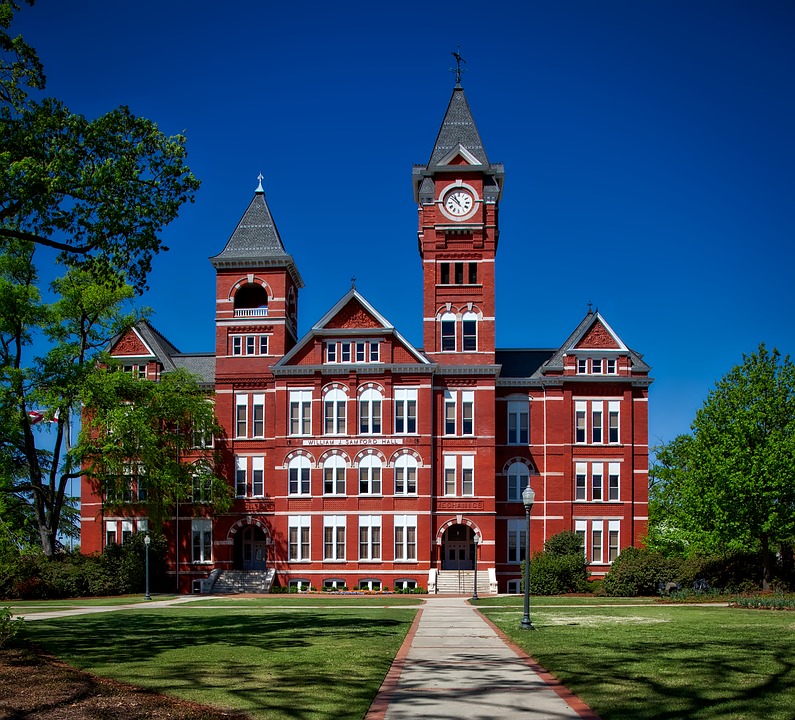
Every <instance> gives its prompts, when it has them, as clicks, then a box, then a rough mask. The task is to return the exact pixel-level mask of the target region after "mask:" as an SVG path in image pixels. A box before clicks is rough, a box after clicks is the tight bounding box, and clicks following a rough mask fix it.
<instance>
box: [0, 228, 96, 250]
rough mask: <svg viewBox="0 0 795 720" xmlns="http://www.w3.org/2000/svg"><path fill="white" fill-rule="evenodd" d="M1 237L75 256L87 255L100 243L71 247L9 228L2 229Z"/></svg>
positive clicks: (0, 229)
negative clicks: (25, 241) (24, 241)
mask: <svg viewBox="0 0 795 720" xmlns="http://www.w3.org/2000/svg"><path fill="white" fill-rule="evenodd" d="M0 237H7V238H13V239H14V240H27V241H28V242H32V243H36V244H37V245H45V246H47V247H51V248H54V249H55V250H63V251H64V252H69V253H74V254H75V255H87V254H88V253H90V252H91V251H92V250H96V249H97V247H98V246H99V243H89V244H88V245H77V246H75V245H69V244H68V243H62V242H58V241H57V240H50V238H45V237H42V236H41V235H35V234H34V233H29V232H25V231H24V230H10V229H9V228H0Z"/></svg>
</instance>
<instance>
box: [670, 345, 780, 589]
mask: <svg viewBox="0 0 795 720" xmlns="http://www.w3.org/2000/svg"><path fill="white" fill-rule="evenodd" d="M691 427H692V430H693V434H692V437H691V438H689V439H684V438H677V439H676V440H674V441H673V443H672V444H670V445H668V446H666V447H664V448H663V453H662V461H663V463H665V464H664V465H662V467H661V468H659V467H658V468H657V469H656V470H655V474H656V475H659V476H660V477H663V478H664V479H665V489H664V492H663V493H661V494H660V497H662V499H663V500H662V502H663V504H662V505H661V506H660V507H661V508H666V507H667V508H668V509H669V510H670V515H671V516H672V517H673V518H674V519H675V523H676V524H677V525H681V527H682V528H684V529H685V530H686V531H687V532H688V533H689V534H690V538H695V539H697V541H698V542H699V543H702V544H709V545H711V546H712V547H709V548H707V549H710V550H712V549H715V548H723V549H729V550H759V551H761V553H762V557H763V567H762V583H763V587H768V586H769V583H770V581H771V579H772V577H773V569H774V565H775V562H774V558H773V549H774V548H777V547H778V546H780V545H782V544H789V543H791V542H792V540H793V538H795V366H794V365H793V363H792V361H791V360H790V358H789V356H787V357H784V358H782V357H781V354H780V353H779V352H778V350H775V349H774V350H773V351H772V352H769V351H768V350H767V348H766V347H765V345H764V344H762V345H760V346H759V349H758V350H757V351H756V352H755V353H752V354H750V355H744V356H743V362H742V364H740V365H738V366H736V367H734V368H733V369H732V370H731V371H729V373H727V374H726V375H725V376H724V377H723V378H722V379H721V380H720V381H719V382H718V383H716V385H715V388H714V389H713V390H712V391H711V392H710V394H709V396H708V398H707V400H706V401H705V402H704V405H703V406H702V407H701V408H700V409H699V410H698V412H697V413H696V417H695V420H694V421H693V424H692V426H691ZM659 464H660V455H658V465H659Z"/></svg>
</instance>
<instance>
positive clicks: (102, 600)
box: [0, 594, 177, 613]
mask: <svg viewBox="0 0 795 720" xmlns="http://www.w3.org/2000/svg"><path fill="white" fill-rule="evenodd" d="M175 597H177V596H176V595H152V600H173V599H174V598H175ZM146 602H149V601H148V600H144V597H143V595H140V594H136V595H114V596H112V597H90V598H69V599H66V600H0V607H10V608H11V611H12V612H15V613H16V612H22V611H23V610H24V611H25V612H49V611H52V610H66V609H69V608H76V607H96V606H98V605H99V606H112V605H137V604H139V603H146Z"/></svg>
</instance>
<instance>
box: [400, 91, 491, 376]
mask: <svg viewBox="0 0 795 720" xmlns="http://www.w3.org/2000/svg"><path fill="white" fill-rule="evenodd" d="M412 176H413V181H414V199H415V201H416V202H417V204H418V212H419V233H418V234H419V251H420V257H421V258H422V263H423V278H424V303H423V341H424V346H425V352H426V353H427V354H428V356H429V357H430V358H431V359H432V360H434V361H435V362H438V363H440V364H442V365H492V364H493V363H494V343H495V327H494V314H495V308H494V258H495V254H496V252H497V240H498V237H499V227H498V222H497V219H498V205H499V201H500V196H501V195H502V183H503V177H504V170H503V166H502V164H492V163H491V162H489V159H488V156H487V155H486V151H485V149H484V147H483V143H482V141H481V139H480V134H479V133H478V129H477V127H476V126H475V121H474V119H473V118H472V113H471V111H470V109H469V104H468V103H467V99H466V96H465V94H464V89H463V87H461V84H460V82H459V83H457V84H456V86H455V89H454V90H453V96H452V98H451V99H450V104H449V105H448V107H447V112H446V113H445V116H444V120H443V122H442V126H441V129H440V130H439V135H438V137H437V138H436V143H435V145H434V147H433V151H432V152H431V157H430V160H429V161H428V163H427V164H426V165H415V166H414V168H413V172H412Z"/></svg>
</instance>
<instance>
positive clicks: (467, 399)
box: [461, 390, 475, 436]
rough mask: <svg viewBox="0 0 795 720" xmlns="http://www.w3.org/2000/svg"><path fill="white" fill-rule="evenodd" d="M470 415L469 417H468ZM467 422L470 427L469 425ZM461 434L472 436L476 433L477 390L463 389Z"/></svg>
mask: <svg viewBox="0 0 795 720" xmlns="http://www.w3.org/2000/svg"><path fill="white" fill-rule="evenodd" d="M467 416H468V417H467ZM467 424H468V425H469V427H467ZM461 434H462V435H464V436H470V435H474V434H475V391H474V390H462V391H461Z"/></svg>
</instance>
